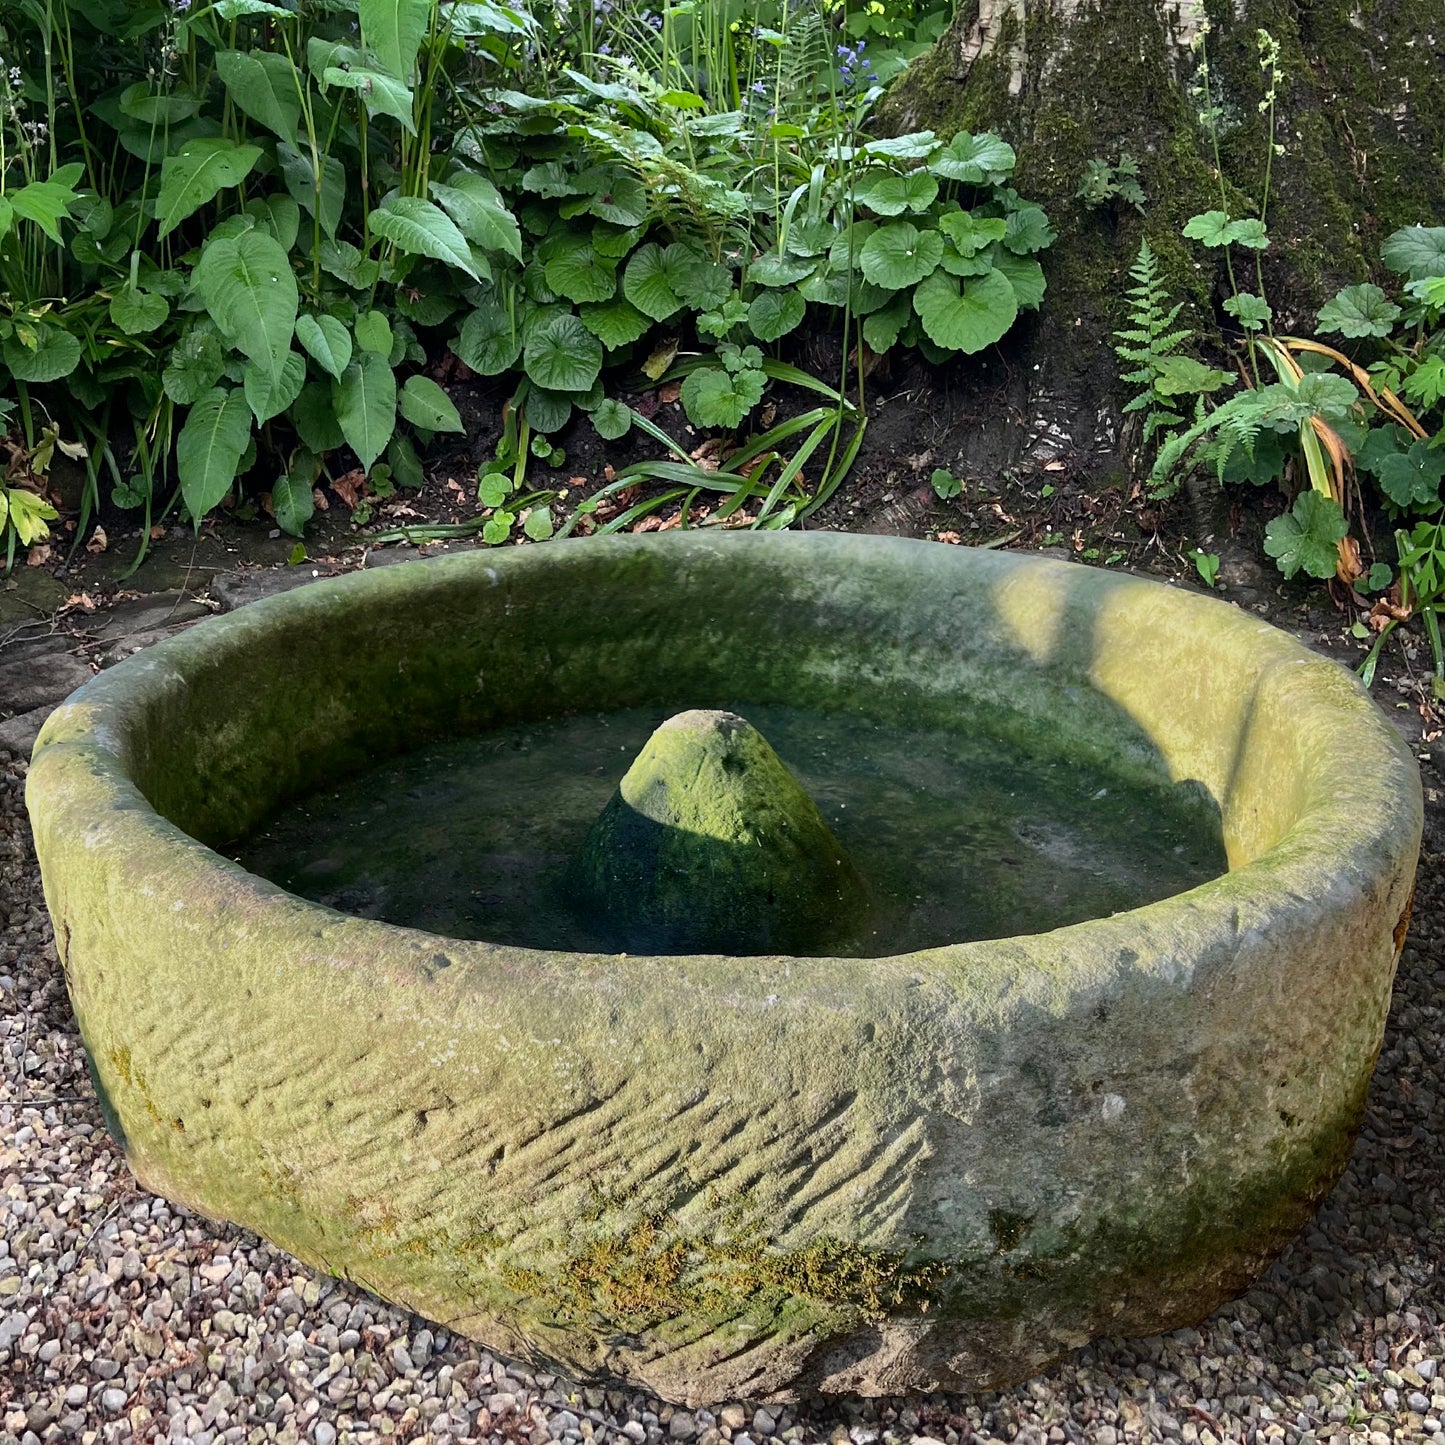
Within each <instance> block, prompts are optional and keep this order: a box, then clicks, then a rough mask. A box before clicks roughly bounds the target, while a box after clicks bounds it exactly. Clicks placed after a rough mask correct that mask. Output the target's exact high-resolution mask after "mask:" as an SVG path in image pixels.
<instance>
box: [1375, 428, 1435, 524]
mask: <svg viewBox="0 0 1445 1445" xmlns="http://www.w3.org/2000/svg"><path fill="white" fill-rule="evenodd" d="M1379 477H1380V490H1381V491H1382V492H1384V494H1385V495H1386V496H1387V497H1389V499H1390V500H1391V501H1392V502H1393V503H1394V504H1395V505H1396V506H1397V507H1431V508H1434V507H1437V506H1439V503H1440V482H1441V479H1442V478H1445V451H1438V450H1436V449H1434V448H1432V447H1431V445H1430V443H1429V442H1428V441H1423V440H1420V439H1417V440H1415V441H1413V442H1411V444H1410V449H1409V450H1408V451H1405V452H1396V453H1394V454H1393V455H1392V456H1388V457H1386V458H1385V459H1384V461H1383V462H1381V464H1380V467H1379Z"/></svg>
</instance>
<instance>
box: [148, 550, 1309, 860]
mask: <svg viewBox="0 0 1445 1445" xmlns="http://www.w3.org/2000/svg"><path fill="white" fill-rule="evenodd" d="M741 540H742V539H738V541H739V542H741ZM767 540H768V541H769V542H770V544H771V545H768V546H764V547H759V546H757V545H752V546H747V545H737V546H732V545H729V546H724V547H712V548H708V549H706V550H704V551H689V550H688V549H686V548H685V547H679V548H676V549H657V550H648V551H641V550H636V551H625V552H618V551H614V550H608V549H595V550H590V551H589V550H587V548H586V544H563V545H561V546H559V547H558V548H557V549H556V556H557V562H556V564H554V565H551V566H546V565H536V563H535V560H534V561H533V565H530V566H529V567H527V568H526V569H525V570H524V569H521V568H516V569H511V568H509V567H508V566H506V565H505V562H506V559H505V558H500V559H499V563H500V565H497V566H493V567H483V566H480V565H478V560H479V559H477V558H475V557H471V558H466V557H463V558H458V559H441V560H438V561H435V562H430V563H425V564H422V565H410V566H406V567H402V568H395V569H389V570H388V571H387V572H385V573H381V574H362V575H361V576H360V577H356V578H343V579H339V580H337V581H335V582H331V583H325V584H319V585H317V586H314V587H308V588H305V589H302V590H300V591H298V592H295V593H291V594H288V595H286V596H285V597H282V598H279V599H277V600H276V601H275V602H273V603H269V604H262V605H260V606H257V607H255V608H253V609H247V610H246V611H245V612H243V613H240V614H236V615H234V616H233V617H232V618H230V619H228V622H229V626H228V628H227V629H226V630H225V631H224V632H223V633H221V634H220V635H217V636H215V637H213V638H206V639H205V640H204V642H202V640H201V639H200V638H197V640H196V642H197V645H195V646H193V647H191V648H190V649H188V650H186V651H184V652H182V653H180V654H174V653H173V655H172V657H171V658H170V659H168V665H169V666H170V667H172V668H173V669H174V671H175V674H176V675H175V677H174V679H173V680H172V682H171V684H170V685H168V686H166V687H162V688H154V687H149V688H147V689H146V690H145V692H144V694H143V698H144V701H143V703H142V705H141V706H140V707H138V708H136V709H133V710H132V711H131V712H130V714H129V715H128V722H127V730H126V736H125V737H124V739H123V740H121V751H122V752H123V754H124V757H125V762H126V765H127V768H128V771H129V772H130V774H131V776H132V778H133V779H134V780H135V782H136V783H137V784H138V786H139V787H140V788H141V790H142V791H143V792H144V794H145V795H146V797H147V798H148V800H149V801H150V802H151V803H152V805H153V806H154V807H155V808H156V809H157V810H158V811H159V812H161V813H162V814H163V815H164V816H166V817H168V818H169V819H170V820H171V821H172V822H174V823H176V824H177V825H178V826H179V827H181V828H183V829H184V830H185V831H186V832H188V833H190V834H191V835H192V836H193V837H196V838H198V839H199V840H201V841H202V842H205V843H208V844H210V845H212V846H217V845H220V844H222V843H224V842H227V841H229V840H232V839H235V838H238V837H241V836H243V835H245V834H247V833H248V832H249V831H251V830H252V829H253V828H255V827H256V826H257V825H258V824H259V823H260V822H261V821H262V820H263V819H265V818H266V817H267V816H268V815H270V814H272V813H273V812H274V811H275V810H276V809H278V808H279V807H281V806H283V805H284V804H285V803H287V802H289V801H291V800H293V799H295V798H297V797H300V796H303V795H304V794H306V793H307V792H308V791H309V790H310V789H311V788H313V787H314V786H315V785H316V780H317V779H318V778H325V779H328V780H334V779H337V778H341V777H345V776H347V775H350V774H354V773H358V772H361V771H364V770H366V769H368V768H371V767H374V766H375V765H376V763H377V762H378V761H379V760H385V759H388V758H391V757H393V756H394V755H396V754H399V753H403V752H407V751H410V750H412V749H414V748H416V747H419V746H421V745H422V744H424V743H428V742H432V741H435V740H438V739H446V738H451V737H456V736H460V735H462V734H466V733H470V732H474V731H477V730H481V729H486V728H489V727H495V726H499V725H504V724H512V723H519V722H526V721H530V720H535V719H540V718H546V717H555V716H558V715H564V714H568V713H572V712H577V711H594V712H598V711H611V710H614V709H626V708H656V707H661V708H664V709H667V710H672V709H682V708H688V707H724V706H737V705H739V704H740V703H741V704H745V703H747V702H753V703H759V704H788V705H791V706H794V707H801V708H808V709H812V710H815V711H818V712H851V713H856V714H861V715H863V716H866V717H868V718H871V719H872V720H873V721H875V722H877V723H879V724H883V725H892V726H909V727H925V728H926V727H937V728H949V729H954V730H959V731H965V730H969V729H983V730H986V731H988V732H989V733H990V734H992V735H994V736H997V737H1000V738H1003V739H1010V738H1015V737H1016V738H1017V739H1018V740H1019V741H1020V745H1021V746H1027V747H1028V748H1030V749H1033V750H1034V751H1035V752H1037V751H1038V750H1039V749H1046V750H1047V749H1054V750H1057V753H1058V755H1059V756H1060V757H1061V758H1064V759H1075V760H1078V761H1079V762H1081V763H1086V764H1088V765H1089V766H1091V767H1103V768H1107V769H1108V770H1109V771H1111V772H1113V773H1114V774H1115V775H1119V776H1123V777H1124V778H1125V779H1126V780H1127V781H1128V782H1129V783H1130V784H1132V785H1134V786H1138V787H1143V788H1149V787H1156V788H1158V787H1164V788H1168V787H1175V786H1179V785H1184V786H1186V787H1189V788H1191V789H1193V790H1202V791H1203V792H1204V793H1205V794H1207V796H1208V798H1209V799H1212V800H1213V803H1214V804H1215V805H1216V806H1217V808H1218V810H1219V815H1220V817H1221V820H1222V833H1223V841H1224V847H1225V850H1226V852H1227V856H1228V860H1229V866H1230V867H1231V868H1237V867H1239V866H1241V865H1242V864H1244V863H1246V862H1249V861H1250V860H1251V859H1253V858H1254V857H1256V856H1258V855H1259V854H1260V853H1262V852H1264V851H1265V850H1267V849H1268V848H1270V847H1271V846H1273V844H1274V843H1276V842H1277V841H1278V840H1279V839H1280V838H1281V837H1283V836H1284V834H1285V833H1286V832H1288V830H1289V829H1290V827H1291V826H1292V825H1293V824H1294V823H1295V822H1296V821H1297V819H1298V817H1299V814H1300V810H1301V805H1302V801H1303V800H1304V799H1305V798H1307V797H1308V796H1309V792H1310V783H1311V778H1312V775H1313V772H1314V770H1315V767H1316V765H1317V764H1318V761H1319V759H1318V749H1316V748H1314V747H1313V746H1312V743H1311V740H1310V739H1308V738H1302V737H1300V736H1299V731H1300V730H1299V729H1298V728H1296V727H1294V726H1293V725H1292V722H1291V717H1290V709H1289V703H1288V693H1289V687H1288V681H1289V671H1290V669H1289V665H1288V663H1287V661H1285V660H1283V659H1281V660H1280V665H1279V666H1275V665H1273V664H1274V661H1275V659H1274V657H1273V655H1272V649H1271V647H1270V645H1269V644H1270V634H1269V630H1268V629H1267V628H1265V627H1264V626H1263V624H1257V623H1253V622H1252V621H1250V620H1249V619H1247V618H1245V617H1243V616H1241V615H1237V614H1236V616H1235V617H1233V618H1231V617H1230V616H1229V615H1228V614H1227V613H1225V611H1224V609H1223V608H1220V609H1218V610H1216V609H1210V608H1205V609H1200V608H1199V607H1198V604H1197V600H1196V599H1187V600H1188V601H1190V602H1192V603H1193V606H1192V607H1188V608H1184V607H1176V606H1171V605H1170V603H1171V594H1170V593H1169V592H1167V591H1165V590H1163V589H1160V588H1158V587H1157V586H1156V587H1145V586H1141V585H1139V584H1138V583H1135V582H1133V581H1132V579H1128V578H1115V577H1112V576H1110V575H1109V574H1105V573H1102V572H1099V571H1096V570H1094V569H1085V568H1079V567H1068V566H1059V567H1058V568H1044V569H1040V568H1038V567H1037V566H1035V567H1032V568H1030V569H1028V571H1027V574H1025V573H1023V572H1022V571H1021V570H1020V569H1019V568H1018V567H1017V565H1010V564H1011V559H1009V558H1007V557H995V556H983V557H981V558H979V559H978V560H979V562H980V564H981V565H979V566H978V567H977V568H972V569H968V570H967V571H966V572H965V571H964V569H946V570H945V569H937V568H931V567H928V566H926V565H920V566H918V567H917V568H916V569H900V567H899V566H898V559H897V557H895V556H894V555H892V554H891V551H890V549H888V548H886V547H885V548H883V549H881V552H882V555H878V553H877V552H876V551H875V550H874V549H869V550H867V551H865V550H863V549H857V548H854V549H851V550H849V551H848V552H847V566H846V568H840V569H837V570H834V569H828V571H827V572H826V573H822V572H820V571H819V570H818V569H816V568H812V567H810V566H808V565H807V559H805V558H802V557H801V556H799V555H798V552H797V551H796V550H795V549H794V548H791V547H789V546H788V545H787V542H788V540H789V539H786V538H781V537H779V538H771V539H767ZM810 540H812V541H813V543H814V545H815V546H816V542H817V539H816V538H813V539H810ZM839 540H840V541H842V542H846V541H848V540H849V539H839ZM870 540H872V541H875V542H876V541H877V539H870ZM914 555H916V553H910V554H909V556H910V559H911V558H912V557H913V556H914ZM918 560H919V562H920V563H922V562H924V561H925V560H926V559H925V558H923V557H919V558H918ZM800 564H801V565H800ZM1174 600H1176V601H1177V600H1185V599H1181V598H1175V599H1174ZM1201 613H1202V615H1203V618H1204V622H1205V624H1206V625H1204V626H1201V624H1200V616H1201ZM1221 622H1223V623H1224V624H1226V625H1223V626H1220V625H1218V624H1219V623H1221ZM1208 624H1214V625H1208ZM278 663H280V664H281V665H278Z"/></svg>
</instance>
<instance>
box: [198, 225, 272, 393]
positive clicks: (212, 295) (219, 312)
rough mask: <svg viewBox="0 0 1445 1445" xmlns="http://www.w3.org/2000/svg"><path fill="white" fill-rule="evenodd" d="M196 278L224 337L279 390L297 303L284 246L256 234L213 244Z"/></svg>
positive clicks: (245, 234) (199, 266)
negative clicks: (261, 370) (262, 371)
mask: <svg viewBox="0 0 1445 1445" xmlns="http://www.w3.org/2000/svg"><path fill="white" fill-rule="evenodd" d="M193 279H194V282H195V287H196V291H197V292H198V294H199V295H200V298H201V300H202V301H203V302H204V303H205V307H206V310H207V311H208V312H209V313H210V316H211V320H212V321H214V322H215V323H216V326H217V328H218V329H219V331H220V333H221V335H222V336H223V337H224V338H225V339H226V340H227V341H228V342H229V343H230V344H231V345H232V346H234V347H235V348H236V350H237V351H239V352H241V353H242V354H243V355H245V356H246V357H248V358H249V359H250V360H251V361H253V362H255V363H256V365H257V366H260V367H262V368H263V369H264V370H265V372H266V374H267V379H268V383H269V385H270V386H271V388H272V389H273V390H275V391H278V392H279V391H280V389H281V382H282V377H281V373H282V368H283V366H284V365H285V361H286V357H287V355H288V354H289V352H290V349H291V337H292V336H293V335H294V333H295V330H296V304H297V289H296V276H295V273H294V272H293V271H292V270H291V260H290V257H289V256H287V254H286V252H285V251H283V250H282V249H281V246H280V243H279V242H277V241H276V240H275V239H274V238H272V237H271V236H269V235H267V234H266V233H265V232H264V231H255V230H253V231H245V232H243V233H242V234H241V235H239V236H234V237H223V238H221V239H220V240H213V241H211V242H210V243H209V244H208V245H207V247H206V249H205V250H204V251H203V252H202V253H201V259H200V262H199V263H198V265H197V266H196V269H195V272H194V276H193Z"/></svg>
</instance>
